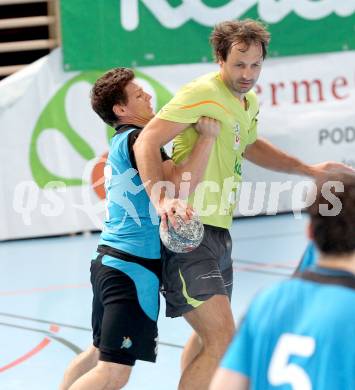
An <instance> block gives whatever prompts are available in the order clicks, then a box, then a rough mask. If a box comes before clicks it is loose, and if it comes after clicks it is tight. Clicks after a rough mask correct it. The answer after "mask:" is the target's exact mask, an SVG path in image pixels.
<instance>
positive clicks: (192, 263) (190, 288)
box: [162, 225, 233, 317]
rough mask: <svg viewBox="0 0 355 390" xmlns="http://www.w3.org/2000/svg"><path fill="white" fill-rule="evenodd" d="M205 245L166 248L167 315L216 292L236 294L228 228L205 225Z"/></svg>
mask: <svg viewBox="0 0 355 390" xmlns="http://www.w3.org/2000/svg"><path fill="white" fill-rule="evenodd" d="M204 226H205V234H204V237H203V241H202V243H201V245H200V246H199V247H198V248H196V249H195V250H193V251H192V252H189V253H174V252H171V251H169V250H168V249H167V248H165V247H164V248H163V252H162V260H163V290H162V291H163V294H164V296H165V299H166V315H167V317H178V316H181V315H182V314H184V313H187V312H189V311H191V310H193V309H195V308H196V307H198V306H200V305H201V304H203V302H205V301H206V300H207V299H209V298H211V297H212V296H214V295H219V294H221V295H228V297H229V298H231V296H232V288H233V267H232V257H231V255H232V239H231V236H230V234H229V231H228V230H227V229H223V228H219V227H214V226H209V225H204Z"/></svg>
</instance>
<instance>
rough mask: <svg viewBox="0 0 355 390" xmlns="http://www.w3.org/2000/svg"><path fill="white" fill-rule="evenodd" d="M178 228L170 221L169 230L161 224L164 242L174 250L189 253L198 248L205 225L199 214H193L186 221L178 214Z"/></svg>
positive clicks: (161, 235) (161, 234)
mask: <svg viewBox="0 0 355 390" xmlns="http://www.w3.org/2000/svg"><path fill="white" fill-rule="evenodd" d="M176 221H177V224H178V226H177V228H176V230H175V229H174V228H173V226H172V225H171V223H170V222H169V221H168V230H165V229H163V228H162V226H161V225H160V238H161V240H162V242H163V244H164V245H165V246H166V247H167V248H168V249H169V250H171V251H172V252H177V253H187V252H191V251H193V250H194V249H196V248H197V247H198V246H199V245H200V244H201V242H202V239H203V234H204V227H203V224H202V222H201V221H200V218H199V217H198V215H196V214H195V215H193V217H192V218H191V220H189V221H188V222H185V221H184V220H183V219H182V218H181V217H180V216H178V215H177V216H176Z"/></svg>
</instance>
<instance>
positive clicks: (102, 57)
mask: <svg viewBox="0 0 355 390" xmlns="http://www.w3.org/2000/svg"><path fill="white" fill-rule="evenodd" d="M248 17H249V18H253V19H259V20H261V21H263V22H264V23H265V24H267V25H268V28H269V30H270V32H271V34H272V40H271V45H270V50H269V53H270V56H272V57H275V56H289V55H300V54H312V53H325V52H334V51H342V50H354V49H355V1H354V0H342V1H340V0H104V1H86V0H61V20H62V37H63V50H64V69H65V70H90V69H107V68H111V67H115V66H149V65H164V64H165V65H166V64H187V63H199V62H210V61H212V60H213V58H212V53H211V48H210V46H209V44H208V37H209V34H210V32H211V29H212V28H213V26H214V25H215V24H216V23H219V22H221V21H224V20H232V19H244V18H248Z"/></svg>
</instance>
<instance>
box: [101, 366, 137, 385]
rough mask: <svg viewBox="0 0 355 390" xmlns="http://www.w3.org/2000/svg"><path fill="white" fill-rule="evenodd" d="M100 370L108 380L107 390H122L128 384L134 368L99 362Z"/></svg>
mask: <svg viewBox="0 0 355 390" xmlns="http://www.w3.org/2000/svg"><path fill="white" fill-rule="evenodd" d="M98 369H99V370H101V372H102V374H103V375H104V376H105V379H106V381H105V382H106V387H105V389H107V390H118V389H122V388H123V387H124V386H125V385H126V384H127V382H128V379H129V377H130V375H131V371H132V367H131V366H126V365H123V364H117V363H107V362H99V364H98Z"/></svg>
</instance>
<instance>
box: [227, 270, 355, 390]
mask: <svg viewBox="0 0 355 390" xmlns="http://www.w3.org/2000/svg"><path fill="white" fill-rule="evenodd" d="M354 289H355V278H354V275H353V274H350V273H347V272H344V271H336V270H330V269H326V268H320V267H314V268H311V269H310V270H309V271H306V272H304V273H303V274H301V275H300V276H298V277H296V278H294V279H291V280H288V281H285V282H282V283H280V284H278V285H276V286H273V287H271V288H269V289H267V290H266V291H264V292H263V293H261V294H260V295H259V296H258V297H257V298H256V299H255V300H254V301H253V303H252V304H251V306H250V308H249V310H248V312H247V315H246V317H245V319H244V321H243V323H242V325H241V327H240V330H239V332H238V333H237V334H236V336H235V337H234V340H233V342H232V344H231V345H230V347H229V349H228V351H227V353H226V355H225V356H224V358H223V360H222V363H221V366H222V367H223V368H225V369H229V370H232V371H236V372H238V373H241V374H243V375H245V376H247V377H248V378H249V381H250V388H251V389H256V390H268V389H277V390H311V389H313V390H352V389H355V342H354V340H355V290H354Z"/></svg>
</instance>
